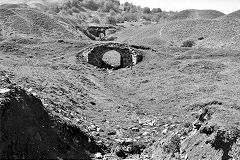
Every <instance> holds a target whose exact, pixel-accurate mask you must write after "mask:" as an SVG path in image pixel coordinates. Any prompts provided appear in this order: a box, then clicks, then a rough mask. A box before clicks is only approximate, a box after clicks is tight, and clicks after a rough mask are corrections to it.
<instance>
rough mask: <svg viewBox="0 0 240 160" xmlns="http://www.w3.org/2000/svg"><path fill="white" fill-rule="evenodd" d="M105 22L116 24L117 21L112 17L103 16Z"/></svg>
mask: <svg viewBox="0 0 240 160" xmlns="http://www.w3.org/2000/svg"><path fill="white" fill-rule="evenodd" d="M105 23H106V24H112V25H116V24H117V21H116V19H115V18H114V17H112V16H108V17H106V18H105Z"/></svg>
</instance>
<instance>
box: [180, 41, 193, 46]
mask: <svg viewBox="0 0 240 160" xmlns="http://www.w3.org/2000/svg"><path fill="white" fill-rule="evenodd" d="M194 44H195V42H194V40H187V41H185V42H183V44H182V45H181V47H192V46H193V45H194Z"/></svg>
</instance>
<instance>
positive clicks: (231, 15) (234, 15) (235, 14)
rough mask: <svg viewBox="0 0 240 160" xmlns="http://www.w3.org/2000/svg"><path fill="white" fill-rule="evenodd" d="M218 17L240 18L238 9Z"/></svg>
mask: <svg viewBox="0 0 240 160" xmlns="http://www.w3.org/2000/svg"><path fill="white" fill-rule="evenodd" d="M219 19H222V20H223V19H237V20H240V10H237V11H235V12H232V13H230V14H227V15H225V16H222V17H219Z"/></svg>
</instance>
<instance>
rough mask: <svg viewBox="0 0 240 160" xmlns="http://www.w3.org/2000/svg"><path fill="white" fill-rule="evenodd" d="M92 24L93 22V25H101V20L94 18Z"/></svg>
mask: <svg viewBox="0 0 240 160" xmlns="http://www.w3.org/2000/svg"><path fill="white" fill-rule="evenodd" d="M91 22H92V23H97V24H99V23H100V20H99V18H97V17H93V18H92V20H91Z"/></svg>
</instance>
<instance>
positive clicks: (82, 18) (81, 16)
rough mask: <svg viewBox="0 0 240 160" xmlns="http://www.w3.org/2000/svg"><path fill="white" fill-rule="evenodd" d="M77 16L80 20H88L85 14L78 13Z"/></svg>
mask: <svg viewBox="0 0 240 160" xmlns="http://www.w3.org/2000/svg"><path fill="white" fill-rule="evenodd" d="M75 17H76V18H77V19H79V20H86V19H87V17H86V16H85V15H84V14H81V13H78V14H76V15H75Z"/></svg>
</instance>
